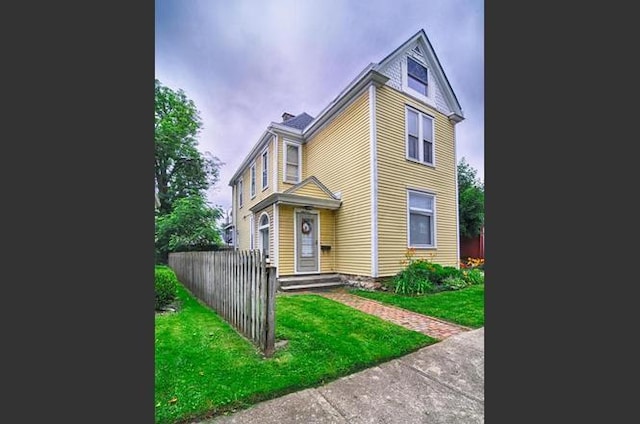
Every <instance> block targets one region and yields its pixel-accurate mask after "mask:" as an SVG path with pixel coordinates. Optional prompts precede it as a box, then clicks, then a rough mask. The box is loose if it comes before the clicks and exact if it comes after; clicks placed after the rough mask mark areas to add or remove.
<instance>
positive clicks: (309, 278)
mask: <svg viewBox="0 0 640 424" xmlns="http://www.w3.org/2000/svg"><path fill="white" fill-rule="evenodd" d="M278 281H279V282H280V286H281V287H284V286H296V285H300V284H315V283H333V282H341V281H342V280H341V279H340V276H339V275H338V274H312V275H294V276H291V277H280V278H279V279H278Z"/></svg>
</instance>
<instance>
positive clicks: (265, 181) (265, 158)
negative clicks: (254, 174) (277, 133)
mask: <svg viewBox="0 0 640 424" xmlns="http://www.w3.org/2000/svg"><path fill="white" fill-rule="evenodd" d="M260 157H261V158H262V174H261V175H262V190H266V189H267V188H269V149H268V148H267V149H264V151H263V152H262V155H261V156H260Z"/></svg>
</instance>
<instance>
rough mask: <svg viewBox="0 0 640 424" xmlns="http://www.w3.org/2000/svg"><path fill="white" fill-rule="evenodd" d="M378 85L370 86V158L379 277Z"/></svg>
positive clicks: (373, 240) (374, 250)
mask: <svg viewBox="0 0 640 424" xmlns="http://www.w3.org/2000/svg"><path fill="white" fill-rule="evenodd" d="M376 130H377V129H376V87H375V85H373V84H371V85H370V86H369V159H370V162H371V276H372V277H374V278H376V277H378V153H377V133H376Z"/></svg>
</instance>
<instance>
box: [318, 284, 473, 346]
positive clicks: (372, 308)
mask: <svg viewBox="0 0 640 424" xmlns="http://www.w3.org/2000/svg"><path fill="white" fill-rule="evenodd" d="M315 294H317V295H320V296H324V297H326V298H329V299H332V300H335V301H337V302H340V303H344V304H345V305H347V306H351V307H352V308H355V309H358V310H360V311H362V312H366V313H367V314H371V315H375V316H377V317H379V318H382V319H384V320H386V321H390V322H392V323H394V324H398V325H400V326H402V327H405V328H408V329H409V330H413V331H418V332H420V333H423V334H426V335H427V336H430V337H433V338H436V339H439V340H442V339H446V338H447V337H449V336H453V335H454V334H459V333H462V332H465V331H469V330H471V329H470V328H467V327H463V326H460V325H455V324H451V323H448V322H444V321H441V320H439V319H437V318H433V317H428V316H426V315H421V314H418V313H415V312H411V311H407V310H406V309H401V308H397V307H395V306H387V305H383V304H382V303H380V302H376V301H375V300H371V299H365V298H363V297H359V296H354V295H352V294H348V293H338V292H334V293H332V292H320V291H319V292H316V293H315Z"/></svg>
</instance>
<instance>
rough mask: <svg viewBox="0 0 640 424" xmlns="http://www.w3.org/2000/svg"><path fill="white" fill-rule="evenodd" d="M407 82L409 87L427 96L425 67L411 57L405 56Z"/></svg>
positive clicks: (427, 81) (427, 80)
mask: <svg viewBox="0 0 640 424" xmlns="http://www.w3.org/2000/svg"><path fill="white" fill-rule="evenodd" d="M407 77H408V80H407V83H408V85H409V87H410V88H411V89H413V90H415V91H417V92H418V93H420V94H422V95H423V96H425V97H427V96H428V94H427V88H428V84H429V79H428V74H427V68H425V67H424V66H422V65H421V64H419V63H418V62H416V61H415V60H413V59H411V58H410V57H408V58H407Z"/></svg>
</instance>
